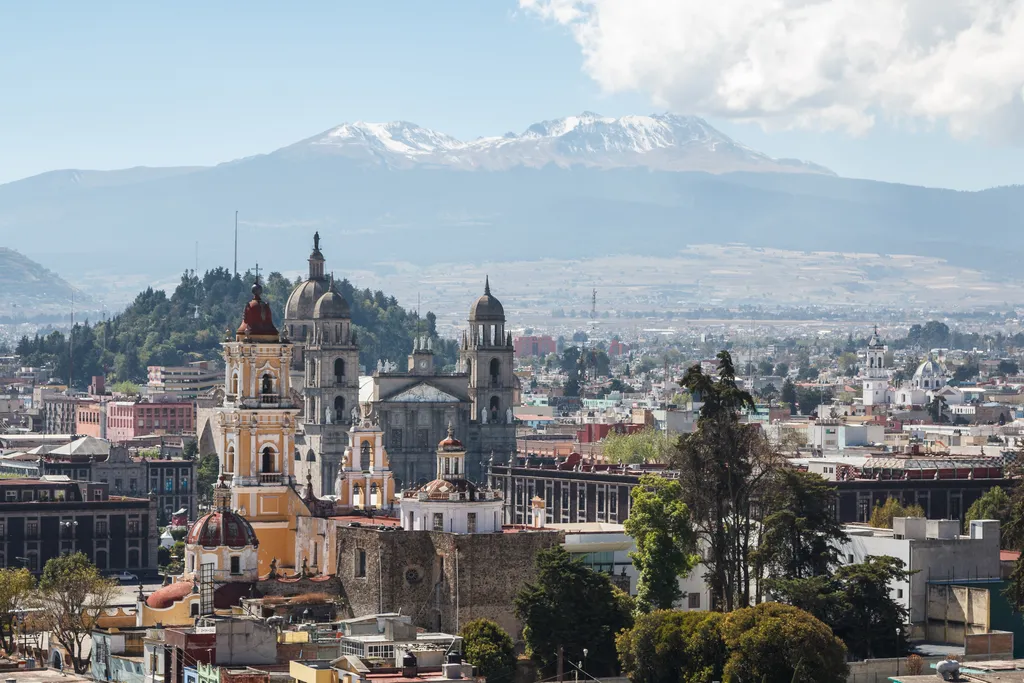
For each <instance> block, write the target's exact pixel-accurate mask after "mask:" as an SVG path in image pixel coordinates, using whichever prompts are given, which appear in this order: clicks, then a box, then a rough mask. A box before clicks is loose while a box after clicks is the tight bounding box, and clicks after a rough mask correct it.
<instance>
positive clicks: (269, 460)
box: [260, 446, 277, 474]
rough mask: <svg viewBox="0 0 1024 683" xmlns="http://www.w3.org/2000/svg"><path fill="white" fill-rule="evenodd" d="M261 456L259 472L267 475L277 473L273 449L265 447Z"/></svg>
mask: <svg viewBox="0 0 1024 683" xmlns="http://www.w3.org/2000/svg"><path fill="white" fill-rule="evenodd" d="M262 455H263V457H262V462H261V463H260V464H261V465H262V467H261V468H260V471H261V472H265V473H267V474H273V473H275V472H276V471H277V468H276V465H277V463H276V462H275V461H276V458H275V457H274V449H273V448H271V447H270V446H266V447H265V448H264V449H263V454H262Z"/></svg>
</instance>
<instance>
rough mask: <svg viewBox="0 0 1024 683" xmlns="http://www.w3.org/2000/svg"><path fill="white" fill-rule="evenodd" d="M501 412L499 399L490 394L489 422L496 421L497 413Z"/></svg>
mask: <svg viewBox="0 0 1024 683" xmlns="http://www.w3.org/2000/svg"><path fill="white" fill-rule="evenodd" d="M500 413H501V399H499V398H498V397H497V396H491V422H494V423H496V422H497V421H498V415H499V414H500Z"/></svg>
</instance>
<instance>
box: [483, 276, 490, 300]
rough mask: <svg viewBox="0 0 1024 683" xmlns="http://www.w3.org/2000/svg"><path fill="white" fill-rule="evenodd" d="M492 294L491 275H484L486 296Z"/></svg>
mask: <svg viewBox="0 0 1024 683" xmlns="http://www.w3.org/2000/svg"><path fill="white" fill-rule="evenodd" d="M490 295H491V277H490V276H489V275H484V296H490Z"/></svg>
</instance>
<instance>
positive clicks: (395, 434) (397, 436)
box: [388, 429, 402, 448]
mask: <svg viewBox="0 0 1024 683" xmlns="http://www.w3.org/2000/svg"><path fill="white" fill-rule="evenodd" d="M390 441H391V443H390V445H389V446H388V447H389V448H401V447H402V430H401V429H392V430H391V439H390Z"/></svg>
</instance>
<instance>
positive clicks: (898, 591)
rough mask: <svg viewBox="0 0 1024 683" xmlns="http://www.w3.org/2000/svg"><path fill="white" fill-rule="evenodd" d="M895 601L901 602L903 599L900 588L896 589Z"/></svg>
mask: <svg viewBox="0 0 1024 683" xmlns="http://www.w3.org/2000/svg"><path fill="white" fill-rule="evenodd" d="M896 599H897V600H902V599H903V589H902V588H897V589H896Z"/></svg>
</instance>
